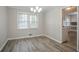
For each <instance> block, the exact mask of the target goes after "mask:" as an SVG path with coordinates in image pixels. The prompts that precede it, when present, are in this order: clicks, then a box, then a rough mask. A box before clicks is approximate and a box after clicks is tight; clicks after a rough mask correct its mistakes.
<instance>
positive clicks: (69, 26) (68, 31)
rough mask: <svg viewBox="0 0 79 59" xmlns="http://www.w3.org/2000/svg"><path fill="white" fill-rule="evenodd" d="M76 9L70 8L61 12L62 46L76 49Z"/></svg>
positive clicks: (74, 7)
mask: <svg viewBox="0 0 79 59" xmlns="http://www.w3.org/2000/svg"><path fill="white" fill-rule="evenodd" d="M77 14H78V13H77V7H76V6H70V7H66V8H64V9H63V10H62V16H63V17H62V41H63V44H64V45H66V46H69V47H72V48H74V49H75V50H76V49H77Z"/></svg>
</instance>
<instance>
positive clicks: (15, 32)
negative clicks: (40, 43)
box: [8, 8, 43, 38]
mask: <svg viewBox="0 0 79 59" xmlns="http://www.w3.org/2000/svg"><path fill="white" fill-rule="evenodd" d="M8 15H9V25H8V26H9V30H8V32H9V33H8V37H9V38H17V37H28V36H29V33H30V34H32V36H37V35H41V34H42V33H43V32H42V31H43V29H42V24H43V23H42V20H43V16H42V14H40V15H39V27H38V28H37V29H30V30H28V29H25V30H19V29H17V15H16V9H14V8H8Z"/></svg>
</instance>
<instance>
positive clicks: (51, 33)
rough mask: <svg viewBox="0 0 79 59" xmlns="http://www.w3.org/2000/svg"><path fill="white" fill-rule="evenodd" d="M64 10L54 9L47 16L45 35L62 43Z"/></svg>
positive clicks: (60, 8)
mask: <svg viewBox="0 0 79 59" xmlns="http://www.w3.org/2000/svg"><path fill="white" fill-rule="evenodd" d="M62 8H63V7H57V6H56V7H54V8H53V9H52V10H51V11H49V12H48V13H46V15H45V31H44V33H45V35H46V36H48V37H50V38H53V39H54V40H55V41H58V42H59V43H61V42H62Z"/></svg>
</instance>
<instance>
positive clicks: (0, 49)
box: [0, 40, 8, 51]
mask: <svg viewBox="0 0 79 59" xmlns="http://www.w3.org/2000/svg"><path fill="white" fill-rule="evenodd" d="M7 42H8V40H6V41H5V43H4V44H3V46H2V47H1V48H0V51H2V49H3V48H4V46H5V45H6V43H7Z"/></svg>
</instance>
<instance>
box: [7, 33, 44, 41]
mask: <svg viewBox="0 0 79 59" xmlns="http://www.w3.org/2000/svg"><path fill="white" fill-rule="evenodd" d="M38 36H43V35H42V34H40V35H35V36H22V37H16V38H8V40H16V39H22V38H32V37H38Z"/></svg>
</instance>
